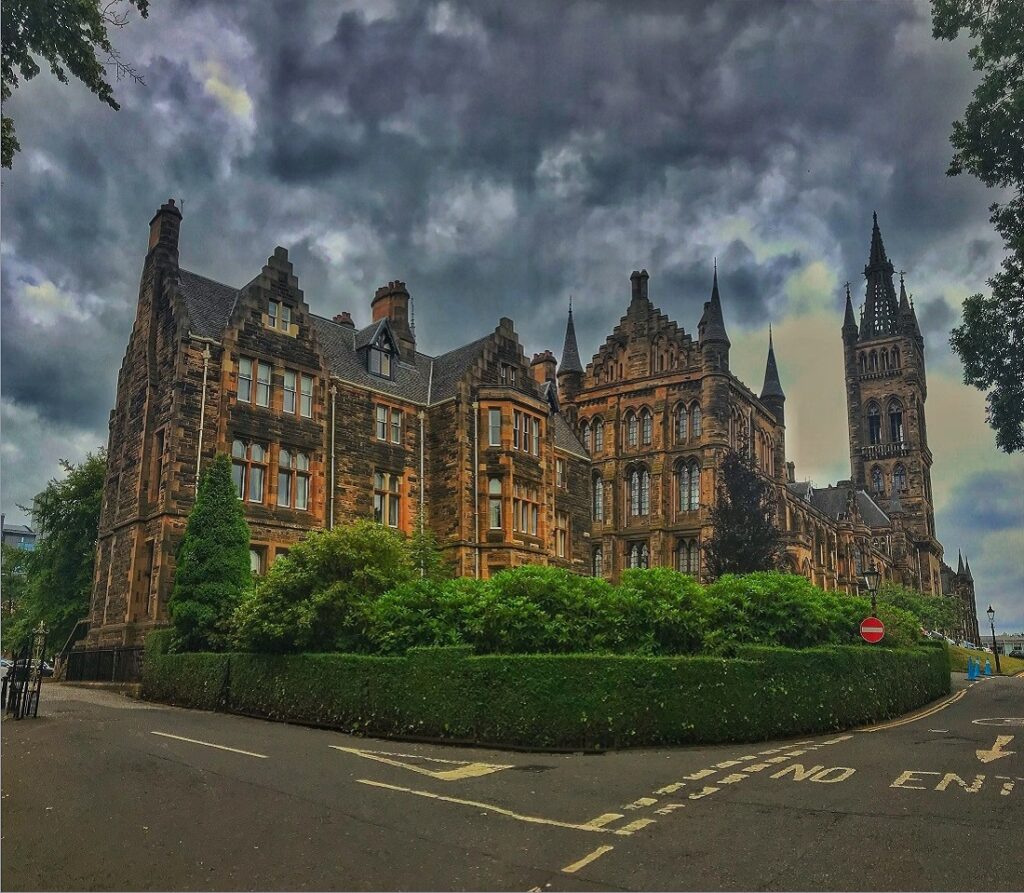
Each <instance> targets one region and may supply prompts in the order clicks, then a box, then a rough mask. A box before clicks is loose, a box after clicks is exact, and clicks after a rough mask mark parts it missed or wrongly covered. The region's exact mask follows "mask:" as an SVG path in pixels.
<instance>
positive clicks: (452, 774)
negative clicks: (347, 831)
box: [328, 744, 512, 781]
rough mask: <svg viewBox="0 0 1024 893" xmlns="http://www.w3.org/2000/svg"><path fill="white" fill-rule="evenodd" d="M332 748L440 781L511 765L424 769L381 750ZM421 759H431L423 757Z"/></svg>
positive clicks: (337, 745)
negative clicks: (385, 753)
mask: <svg viewBox="0 0 1024 893" xmlns="http://www.w3.org/2000/svg"><path fill="white" fill-rule="evenodd" d="M328 746H329V747H332V748H334V750H340V751H344V752H345V753H351V754H355V755H356V756H358V757H364V758H365V759H367V760H375V761H376V762H378V763H385V764H386V765H388V766H397V767H398V768H400V769H408V770H409V771H410V772H416V773H418V774H419V775H426V776H427V777H428V778H436V779H438V780H440V781H461V780H462V779H464V778H479V777H480V776H481V775H490V774H491V773H492V772H500V771H501V770H502V769H511V768H512V766H502V765H497V764H493V763H463V764H462V765H461V766H459V768H458V769H424V768H423V767H422V766H414V765H413V764H412V763H403V762H401V761H400V760H392V759H389V758H388V757H385V756H381V753H382V751H377V750H359V749H358V748H355V747H342V746H341V745H339V744H330V745H328ZM401 756H409V757H415V758H417V759H419V757H417V755H416V754H401ZM422 759H425V760H426V759H431V757H423V758H422ZM444 762H446V763H455V762H457V761H456V760H445V761H444Z"/></svg>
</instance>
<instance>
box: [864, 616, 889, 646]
mask: <svg viewBox="0 0 1024 893" xmlns="http://www.w3.org/2000/svg"><path fill="white" fill-rule="evenodd" d="M884 635H885V624H884V623H882V621H881V620H879V619H878V618H877V617H865V618H864V619H863V620H862V621H861V622H860V637H861V638H862V639H863V640H864V641H865V642H871V644H872V645H873V644H874V643H875V642H881V641H882V636H884Z"/></svg>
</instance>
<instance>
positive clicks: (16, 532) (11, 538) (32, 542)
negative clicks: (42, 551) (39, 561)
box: [3, 522, 38, 552]
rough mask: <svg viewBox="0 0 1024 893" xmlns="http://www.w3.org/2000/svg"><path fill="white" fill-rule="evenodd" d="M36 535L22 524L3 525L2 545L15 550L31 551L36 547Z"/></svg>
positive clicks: (5, 523)
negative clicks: (12, 547)
mask: <svg viewBox="0 0 1024 893" xmlns="http://www.w3.org/2000/svg"><path fill="white" fill-rule="evenodd" d="M37 536H38V534H37V533H36V532H35V531H34V530H33V529H32V528H31V527H26V526H25V525H24V524H8V523H7V522H4V524H3V543H4V545H5V546H14V547H15V548H16V549H26V550H28V551H30V552H31V551H32V550H33V549H34V548H35V547H36V538H37Z"/></svg>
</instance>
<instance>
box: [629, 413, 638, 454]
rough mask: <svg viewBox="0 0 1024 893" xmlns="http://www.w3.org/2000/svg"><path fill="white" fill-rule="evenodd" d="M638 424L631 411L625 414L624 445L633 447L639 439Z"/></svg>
mask: <svg viewBox="0 0 1024 893" xmlns="http://www.w3.org/2000/svg"><path fill="white" fill-rule="evenodd" d="M639 433H640V432H639V424H638V423H637V418H636V416H635V415H634V414H633V413H629V414H628V415H627V416H626V446H630V447H635V446H636V445H637V441H638V439H639Z"/></svg>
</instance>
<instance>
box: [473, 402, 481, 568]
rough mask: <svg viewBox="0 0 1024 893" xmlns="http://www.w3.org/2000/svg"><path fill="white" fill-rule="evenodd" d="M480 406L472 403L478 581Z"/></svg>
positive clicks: (474, 538)
mask: <svg viewBox="0 0 1024 893" xmlns="http://www.w3.org/2000/svg"><path fill="white" fill-rule="evenodd" d="M479 422H480V404H479V403H478V402H477V401H476V400H474V401H473V545H474V549H473V567H474V574H475V576H476V578H477V579H478V580H479V579H480V480H479V478H480V438H479V431H478V430H477V429H478V427H479Z"/></svg>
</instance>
